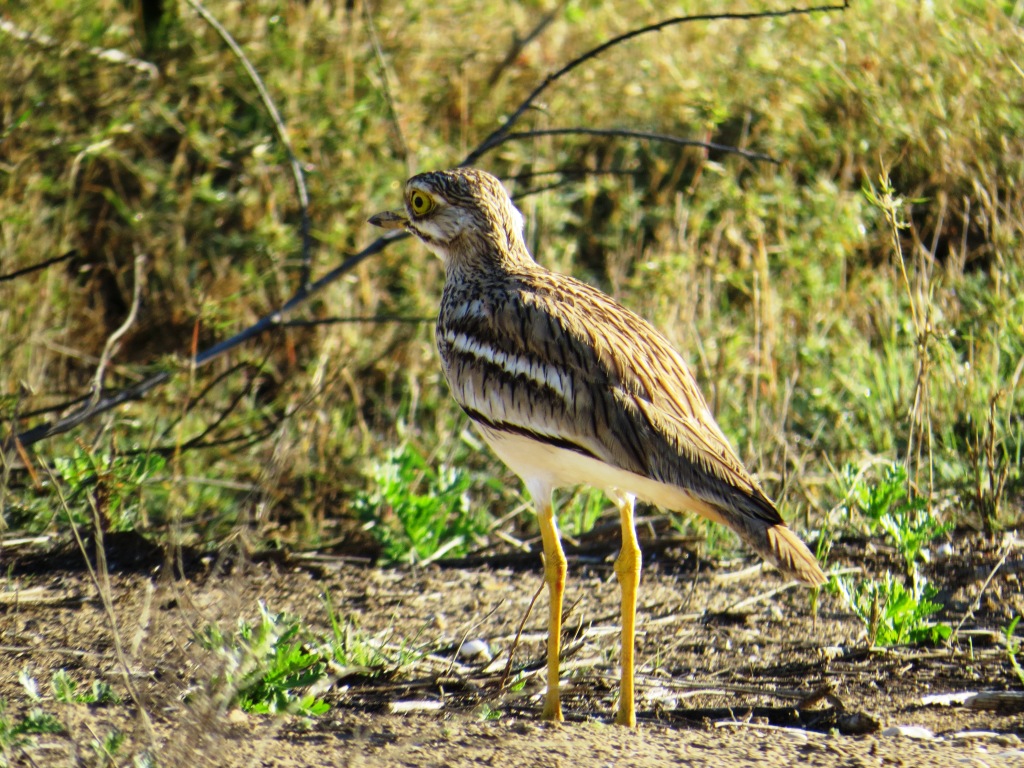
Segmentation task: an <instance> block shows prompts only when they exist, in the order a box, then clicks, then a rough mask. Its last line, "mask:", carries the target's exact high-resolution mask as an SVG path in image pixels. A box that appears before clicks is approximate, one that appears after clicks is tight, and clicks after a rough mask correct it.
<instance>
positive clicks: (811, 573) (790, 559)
mask: <svg viewBox="0 0 1024 768" xmlns="http://www.w3.org/2000/svg"><path fill="white" fill-rule="evenodd" d="M764 541H765V543H766V545H767V546H762V547H757V551H758V553H759V554H760V555H761V556H762V557H763V558H765V559H766V560H768V561H769V562H771V563H772V564H773V565H775V566H777V567H778V568H779V569H780V570H782V571H785V572H786V573H788V574H791V575H793V576H795V577H796V578H798V579H800V581H802V582H804V583H805V584H810V585H811V586H813V587H816V586H819V585H821V584H824V583H825V581H826V579H825V574H824V573H822V572H821V567H820V566H819V565H818V561H817V559H816V558H815V557H814V555H813V554H811V550H809V549H808V548H807V545H806V544H804V543H803V542H802V541H800V537H798V536H797V535H796V534H795V533H793V531H791V530H790V529H789V528H787V527H786V524H785V523H776V524H775V525H772V526H768V527H766V528H765V529H764Z"/></svg>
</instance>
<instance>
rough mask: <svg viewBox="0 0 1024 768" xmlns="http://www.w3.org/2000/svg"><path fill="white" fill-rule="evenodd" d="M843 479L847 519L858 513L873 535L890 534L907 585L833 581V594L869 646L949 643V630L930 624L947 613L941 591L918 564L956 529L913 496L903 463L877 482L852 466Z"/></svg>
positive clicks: (890, 579) (888, 577)
mask: <svg viewBox="0 0 1024 768" xmlns="http://www.w3.org/2000/svg"><path fill="white" fill-rule="evenodd" d="M843 479H844V484H845V485H846V498H847V499H848V507H847V512H848V514H849V515H850V516H851V518H852V517H853V516H854V515H855V514H859V516H860V517H861V518H862V519H863V520H864V521H865V523H866V527H867V530H868V532H869V533H877V532H878V531H881V532H882V533H884V534H885V536H886V537H887V538H888V540H889V541H890V543H891V544H892V545H893V546H894V547H895V548H896V550H897V552H899V554H900V556H901V558H902V559H903V565H904V579H905V582H906V583H904V582H903V581H901V580H899V579H897V578H895V577H893V575H892V574H890V573H888V572H886V574H885V576H884V577H883V578H882V579H881V580H876V579H865V580H860V581H854V580H853V579H851V578H849V577H837V576H833V578H832V580H831V581H830V582H829V588H830V590H831V591H832V592H833V593H837V594H840V595H842V597H843V598H844V599H845V601H846V603H847V604H848V605H849V606H850V607H851V609H852V610H853V612H854V613H855V614H856V615H857V617H858V618H859V619H860V620H861V621H862V622H864V625H865V627H866V628H867V634H868V643H869V645H872V646H875V645H881V646H889V645H898V644H901V643H908V642H911V643H918V642H930V643H937V642H940V641H942V640H945V639H946V638H948V637H949V636H950V634H951V633H952V630H951V628H950V627H949V625H947V624H943V623H935V622H931V621H929V617H931V616H933V615H935V614H936V613H938V612H940V611H941V610H942V608H943V606H942V605H941V604H939V603H937V602H935V601H934V599H933V598H934V597H935V596H936V595H937V594H938V590H936V589H935V587H933V586H932V585H930V584H928V581H927V579H925V578H924V576H923V575H922V574H921V573H920V571H919V570H918V567H917V564H918V561H919V560H920V559H921V558H922V556H923V553H924V551H925V549H926V546H927V545H928V544H929V543H930V542H932V541H933V540H935V539H936V538H938V537H939V536H943V535H945V534H946V533H948V532H949V530H950V529H951V527H952V524H951V523H942V522H940V521H939V520H937V519H936V518H935V517H934V516H933V515H932V513H931V511H930V510H929V509H928V505H927V503H926V501H925V500H924V499H922V498H920V497H918V496H916V495H914V494H913V493H912V492H911V491H910V489H909V488H908V484H907V474H906V470H905V469H904V468H903V467H902V466H901V465H899V464H895V463H894V464H890V465H889V466H888V467H886V470H885V473H884V474H883V476H882V478H881V479H880V480H878V481H877V482H875V483H869V482H867V481H866V480H865V479H864V477H863V475H862V473H859V472H857V471H856V470H855V469H854V468H853V467H849V466H848V467H846V468H845V470H844V473H843Z"/></svg>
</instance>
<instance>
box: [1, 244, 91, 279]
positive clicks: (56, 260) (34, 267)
mask: <svg viewBox="0 0 1024 768" xmlns="http://www.w3.org/2000/svg"><path fill="white" fill-rule="evenodd" d="M77 255H78V251H76V250H74V249H72V250H70V251H68V252H67V253H65V254H64V255H63V256H54V257H53V258H52V259H47V260H46V261H40V262H39V263H38V264H31V265H29V266H27V267H22V268H21V269H16V270H14V271H13V272H8V273H7V274H6V275H0V283H2V282H4V281H6V280H15V279H17V278H19V277H23V276H24V275H28V274H31V273H32V272H38V271H39V270H41V269H46V268H47V267H52V266H53V265H54V264H60V263H61V262H62V261H67V260H68V259H73V258H74V257H75V256H77Z"/></svg>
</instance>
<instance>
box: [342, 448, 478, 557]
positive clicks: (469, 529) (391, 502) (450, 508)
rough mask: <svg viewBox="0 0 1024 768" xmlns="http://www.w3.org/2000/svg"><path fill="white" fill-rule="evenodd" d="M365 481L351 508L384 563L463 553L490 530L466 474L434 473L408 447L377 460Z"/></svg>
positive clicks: (452, 471)
mask: <svg viewBox="0 0 1024 768" xmlns="http://www.w3.org/2000/svg"><path fill="white" fill-rule="evenodd" d="M369 480H370V484H371V490H369V491H368V492H363V493H361V494H359V495H358V496H357V497H356V500H355V503H354V507H355V509H356V511H357V513H358V514H359V516H360V518H361V519H362V520H363V521H364V523H365V524H366V527H367V528H368V529H369V530H370V531H371V532H372V533H373V535H374V536H375V537H376V538H377V540H378V541H379V542H380V543H381V545H382V546H383V557H384V559H385V560H387V561H389V562H410V561H413V562H415V561H423V560H428V559H435V558H437V557H440V556H441V555H445V554H448V555H460V554H464V553H465V552H466V551H467V549H468V547H469V545H470V544H472V543H474V542H475V541H477V540H478V539H479V538H481V537H483V536H484V535H485V534H486V533H487V532H488V531H489V530H490V526H491V522H492V520H491V516H490V515H489V514H488V513H487V512H486V511H484V510H481V509H475V510H474V508H473V505H472V499H471V498H470V493H469V489H470V486H471V485H472V478H471V476H470V474H469V473H468V472H466V471H465V470H463V469H455V468H453V467H448V466H445V465H443V464H442V465H440V466H439V467H438V468H437V469H436V470H435V469H433V468H432V467H431V466H430V465H429V464H428V462H427V461H426V460H425V459H424V457H423V456H422V455H421V454H420V453H419V452H418V451H417V450H416V449H415V448H414V447H413V446H411V445H409V444H408V443H407V444H405V445H403V446H402V447H401V448H399V449H397V450H393V451H390V452H389V453H388V454H387V456H386V458H385V459H384V461H381V462H376V463H375V464H374V465H373V468H372V469H371V471H370V475H369Z"/></svg>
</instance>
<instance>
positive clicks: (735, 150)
mask: <svg viewBox="0 0 1024 768" xmlns="http://www.w3.org/2000/svg"><path fill="white" fill-rule="evenodd" d="M573 135H583V136H608V137H612V138H626V139H640V140H642V141H660V142H663V143H665V144H675V145H677V146H680V147H702V148H704V149H712V150H715V151H717V152H729V153H731V154H734V155H739V156H740V157H745V158H747V159H748V160H763V161H766V162H769V163H778V162H779V161H778V160H776V159H775V158H774V157H772V156H771V155H766V154H764V153H762V152H751V151H750V150H748V149H742V148H740V147H732V146H729V145H727V144H715V143H714V142H712V141H699V140H697V139H681V138H679V137H678V136H672V135H671V134H668V133H650V132H648V131H631V130H628V129H625V128H542V129H538V130H536V131H518V132H515V133H507V134H505V138H503V139H502V143H505V142H508V141H520V140H522V139H532V138H535V137H537V136H573Z"/></svg>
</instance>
